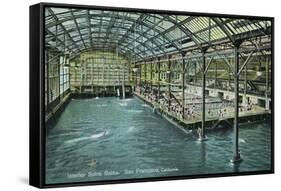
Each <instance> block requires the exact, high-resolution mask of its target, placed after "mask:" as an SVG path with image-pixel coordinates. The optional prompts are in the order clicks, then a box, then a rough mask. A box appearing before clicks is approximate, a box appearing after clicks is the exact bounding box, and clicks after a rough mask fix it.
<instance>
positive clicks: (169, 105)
mask: <svg viewBox="0 0 281 191" xmlns="http://www.w3.org/2000/svg"><path fill="white" fill-rule="evenodd" d="M167 73H168V94H169V100H168V111H170V109H171V95H172V94H171V56H168V71H167Z"/></svg>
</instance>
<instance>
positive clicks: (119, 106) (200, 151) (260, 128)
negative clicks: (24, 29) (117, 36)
mask: <svg viewBox="0 0 281 191" xmlns="http://www.w3.org/2000/svg"><path fill="white" fill-rule="evenodd" d="M47 128H50V127H47ZM51 128H52V129H51V130H50V131H49V132H48V135H47V138H46V183H47V184H52V183H65V182H84V181H98V180H116V179H133V178H144V177H165V176H184V175H195V174H214V173H228V172H245V171H258V170H270V168H271V126H270V124H266V123H257V124H252V125H248V126H245V125H244V126H243V127H241V128H240V133H239V137H240V138H239V144H240V150H241V157H242V158H243V162H242V163H240V164H239V165H233V164H231V163H230V162H229V161H230V159H231V158H232V129H228V130H220V131H213V132H210V133H208V134H207V136H208V141H206V142H199V141H197V134H196V132H195V131H194V132H190V133H188V134H186V133H184V132H182V131H180V130H179V129H177V128H175V127H174V126H173V125H171V124H170V123H169V122H167V121H166V120H164V119H162V118H161V117H160V116H158V115H157V114H154V113H153V111H152V109H151V108H150V107H149V106H147V105H145V104H144V103H143V102H141V101H139V100H137V99H133V98H132V99H126V100H119V99H117V98H100V99H87V100H85V99H83V100H71V101H70V103H69V105H68V106H67V107H66V109H65V111H64V112H63V113H62V115H61V116H60V118H59V120H58V122H57V124H56V125H55V127H51Z"/></svg>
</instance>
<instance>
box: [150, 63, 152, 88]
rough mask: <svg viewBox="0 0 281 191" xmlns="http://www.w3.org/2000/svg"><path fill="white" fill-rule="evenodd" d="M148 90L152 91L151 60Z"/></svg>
mask: <svg viewBox="0 0 281 191" xmlns="http://www.w3.org/2000/svg"><path fill="white" fill-rule="evenodd" d="M150 92H152V60H151V63H150Z"/></svg>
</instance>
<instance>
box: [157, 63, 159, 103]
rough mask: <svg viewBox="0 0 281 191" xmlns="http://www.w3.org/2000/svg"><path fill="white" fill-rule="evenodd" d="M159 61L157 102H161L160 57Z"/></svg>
mask: <svg viewBox="0 0 281 191" xmlns="http://www.w3.org/2000/svg"><path fill="white" fill-rule="evenodd" d="M157 59H158V62H157V64H158V79H157V80H158V95H157V101H158V102H159V99H160V57H158V58H157Z"/></svg>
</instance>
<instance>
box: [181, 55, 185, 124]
mask: <svg viewBox="0 0 281 191" xmlns="http://www.w3.org/2000/svg"><path fill="white" fill-rule="evenodd" d="M184 55H185V54H184V53H182V118H183V119H184V115H185V113H184V109H185V91H184V90H185V60H184Z"/></svg>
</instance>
